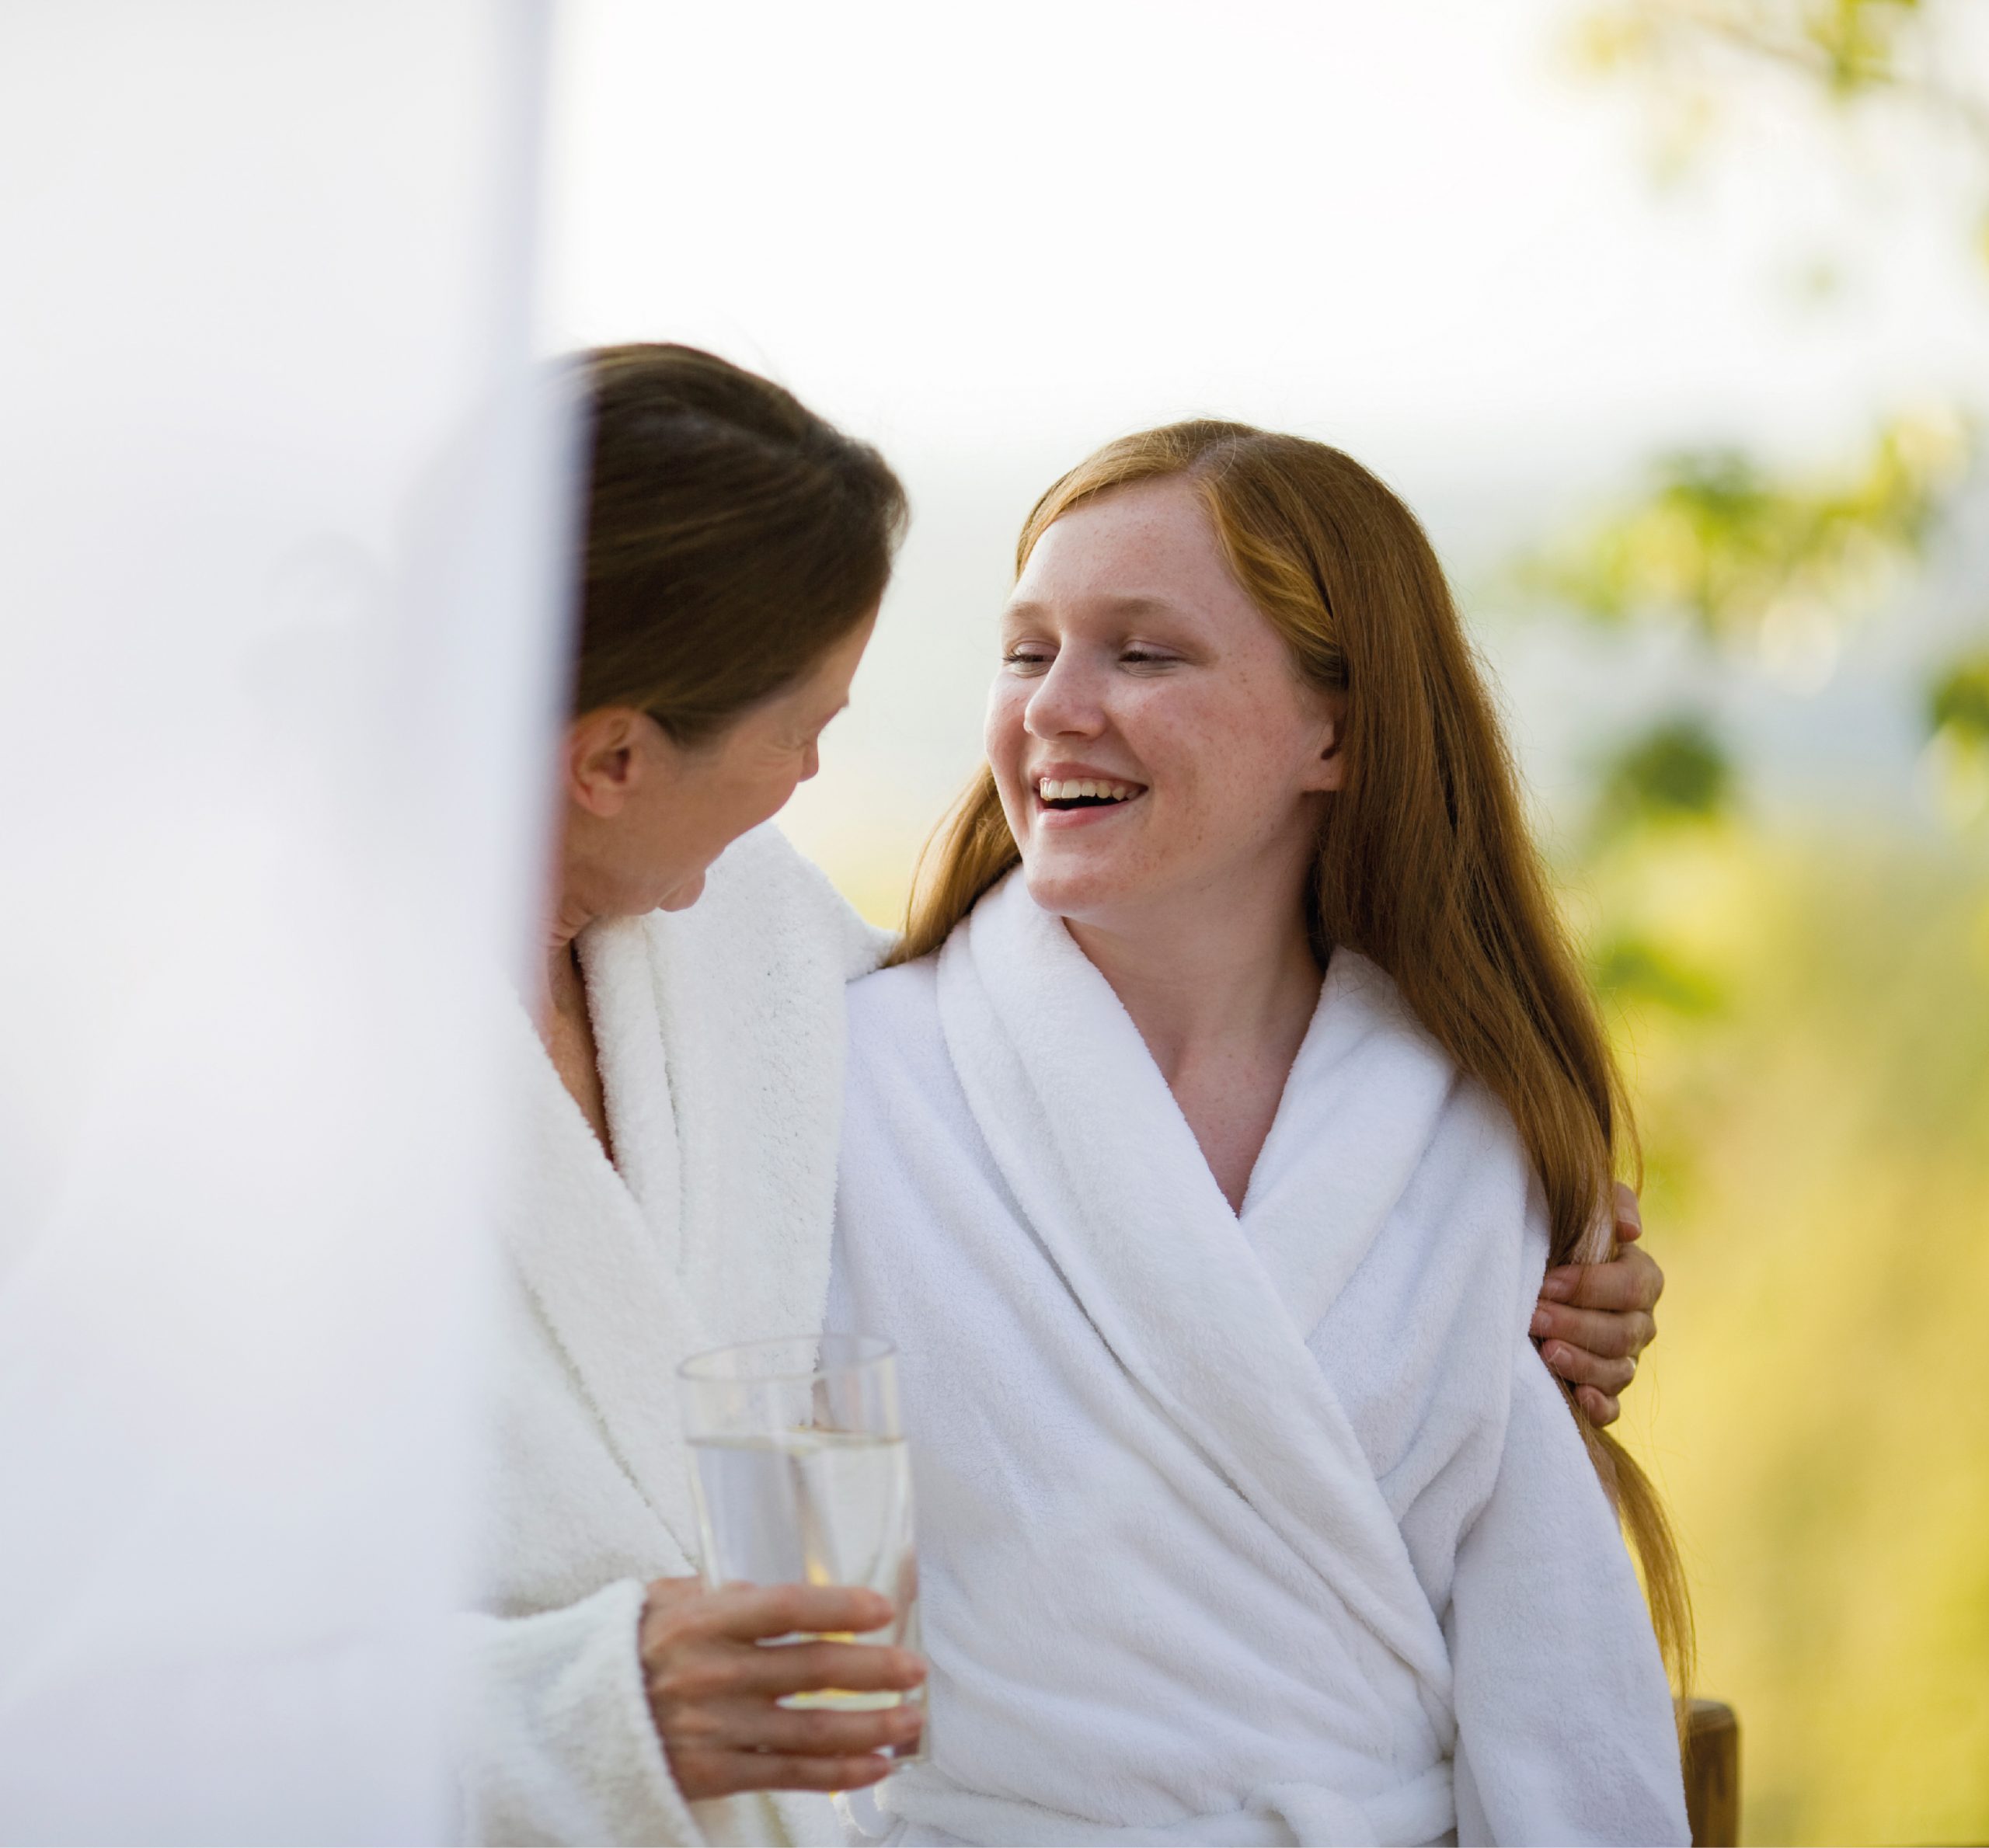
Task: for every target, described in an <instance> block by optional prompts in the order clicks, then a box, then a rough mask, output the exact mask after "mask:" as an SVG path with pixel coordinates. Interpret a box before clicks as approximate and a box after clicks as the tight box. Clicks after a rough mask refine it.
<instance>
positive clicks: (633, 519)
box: [573, 345, 906, 744]
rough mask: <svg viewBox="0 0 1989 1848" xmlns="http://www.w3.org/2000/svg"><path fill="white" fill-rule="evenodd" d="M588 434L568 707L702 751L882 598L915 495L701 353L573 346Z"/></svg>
mask: <svg viewBox="0 0 1989 1848" xmlns="http://www.w3.org/2000/svg"><path fill="white" fill-rule="evenodd" d="M578 364H579V369H580V373H581V376H582V381H583V385H584V387H585V389H586V392H587V411H588V413H589V417H590V425H591V429H590V438H589V447H588V464H587V520H586V541H587V548H586V564H585V571H584V578H583V590H582V595H581V603H580V662H579V668H578V672H577V674H576V679H575V684H574V688H573V710H574V711H575V712H576V713H579V712H592V711H594V709H595V708H597V707H601V706H606V705H628V706H634V707H636V708H639V709H640V710H642V711H643V712H648V713H650V715H652V716H653V717H654V718H655V719H657V722H659V723H660V725H661V726H663V727H664V729H665V730H666V731H667V732H668V733H670V734H671V736H672V737H673V738H674V739H675V740H677V741H678V743H682V744H695V743H698V742H700V741H701V740H705V739H707V738H709V737H710V736H712V734H713V733H716V732H717V731H719V730H720V729H723V727H724V726H726V725H727V724H729V723H730V722H731V721H732V720H733V719H736V718H737V717H738V716H739V715H740V713H742V712H744V711H746V710H747V708H749V707H751V706H754V705H758V703H759V702H760V701H762V700H764V699H767V698H770V697H772V695H773V694H777V693H779V692H780V691H782V689H783V688H784V687H787V686H789V685H790V684H792V683H793V682H794V681H796V680H799V679H801V678H802V677H804V676H805V675H806V673H808V672H809V671H810V669H811V668H813V666H814V665H815V664H816V663H817V662H818V661H819V660H820V659H821V657H822V656H823V655H824V654H825V653H827V651H828V650H829V649H831V648H832V647H834V646H835V644H836V643H837V642H839V641H841V639H843V637H844V636H845V635H848V633H849V632H850V631H851V630H852V629H853V628H855V627H856V625H858V624H859V622H860V621H862V619H863V618H864V617H865V616H866V615H867V614H869V612H870V611H871V610H873V608H874V607H876V604H877V600H878V599H879V598H880V597H882V596H883V591H884V586H885V583H886V581H887V579H889V577H890V571H891V561H892V558H893V554H894V553H895V552H896V550H897V545H898V541H899V540H900V538H902V537H903V535H904V527H905V520H906V507H905V496H904V488H903V487H902V486H900V484H899V482H898V479H897V476H896V475H893V473H892V472H891V471H890V468H889V467H888V466H887V465H886V463H885V461H884V459H883V457H882V456H880V455H879V454H878V453H877V452H876V451H875V450H874V449H873V448H871V447H869V444H865V443H859V442H858V441H856V440H855V439H854V438H852V437H846V436H845V435H844V434H843V433H841V431H840V430H837V429H835V428H834V426H832V425H831V424H829V423H826V422H824V420H823V419H821V418H820V417H818V416H816V415H815V413H814V412H813V411H810V410H809V409H806V406H804V405H802V404H801V403H800V402H799V401H798V400H797V399H796V398H794V397H793V396H792V394H790V393H789V392H784V391H782V389H781V388H780V387H779V385H773V384H771V383H769V382H768V381H767V380H765V379H764V378H759V377H758V376H756V375H755V374H753V373H751V372H747V371H742V370H741V369H740V367H737V366H734V365H731V364H728V363H727V362H726V361H725V360H721V359H719V358H716V357H714V356H713V355H712V354H710V353H701V352H699V351H698V350H697V349H696V348H695V347H691V346H664V345H643V346H604V347H599V348H597V349H595V350H594V351H592V352H590V353H584V354H583V355H581V356H580V360H579V362H578Z"/></svg>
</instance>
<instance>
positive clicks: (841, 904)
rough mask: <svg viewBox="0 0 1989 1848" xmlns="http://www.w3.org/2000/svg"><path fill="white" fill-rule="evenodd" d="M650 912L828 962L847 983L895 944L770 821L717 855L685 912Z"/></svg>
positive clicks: (694, 931)
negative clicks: (699, 890) (865, 917)
mask: <svg viewBox="0 0 1989 1848" xmlns="http://www.w3.org/2000/svg"><path fill="white" fill-rule="evenodd" d="M652 915H653V917H658V918H667V920H668V921H669V923H670V924H671V926H672V927H674V930H675V931H681V933H682V934H687V935H691V936H695V937H698V938H704V939H706V940H709V941H712V942H713V943H714V944H717V945H726V946H729V947H730V948H735V949H736V948H741V947H744V945H755V946H758V948H760V949H761V951H762V952H763V953H764V952H771V953H773V954H775V955H782V956H783V958H784V959H785V958H792V957H793V956H795V955H802V956H805V957H806V958H807V959H809V960H811V961H822V962H827V963H828V964H830V965H831V966H833V967H834V969H835V970H836V972H837V973H838V976H840V978H841V980H845V981H847V980H850V979H851V978H852V977H853V976H859V975H862V974H864V973H866V972H867V971H869V970H870V969H875V968H876V966H877V965H878V963H879V962H881V961H882V960H883V958H884V957H885V956H886V955H887V954H888V953H889V952H890V946H891V942H892V938H891V936H890V933H889V932H888V931H880V930H879V929H878V928H877V927H876V926H875V925H873V924H866V922H865V921H863V919H862V917H859V915H858V914H857V912H856V910H855V907H852V905H851V904H850V903H849V901H848V900H847V899H845V897H844V896H842V894H841V893H839V892H838V891H837V889H835V887H834V885H833V884H832V883H831V882H830V879H829V877H828V875H827V874H826V873H825V872H823V871H822V869H821V868H820V867H819V866H817V865H816V864H815V863H814V861H812V860H810V859H808V858H806V857H805V856H804V855H803V854H799V853H798V852H796V850H795V848H794V847H793V846H792V844H791V843H790V842H789V840H788V838H787V837H786V836H785V835H784V834H782V833H781V831H780V830H779V828H777V827H775V826H774V824H773V823H772V822H768V823H765V825H764V826H762V827H757V828H754V830H752V831H751V833H750V834H742V835H741V836H740V837H739V838H738V839H737V840H735V841H733V844H731V845H730V847H727V848H726V850H725V851H724V852H723V854H720V855H719V858H718V859H717V861H716V862H715V863H714V864H713V865H712V868H711V871H710V872H709V873H708V874H707V875H705V889H704V893H703V895H702V896H701V897H700V898H699V899H698V902H697V903H695V905H693V906H691V907H690V909H689V910H688V911H683V912H675V913H658V914H652Z"/></svg>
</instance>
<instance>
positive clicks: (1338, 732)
mask: <svg viewBox="0 0 1989 1848" xmlns="http://www.w3.org/2000/svg"><path fill="white" fill-rule="evenodd" d="M1318 701H1319V728H1318V734H1317V737H1318V743H1317V747H1316V753H1315V756H1314V757H1313V759H1312V761H1311V763H1310V764H1308V765H1307V766H1306V773H1305V785H1304V787H1305V788H1306V789H1307V790H1308V792H1315V791H1321V790H1328V789H1340V788H1345V787H1346V752H1345V751H1344V750H1342V749H1341V747H1340V741H1341V740H1342V739H1343V737H1344V736H1345V735H1346V694H1344V693H1322V694H1319V695H1318Z"/></svg>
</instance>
